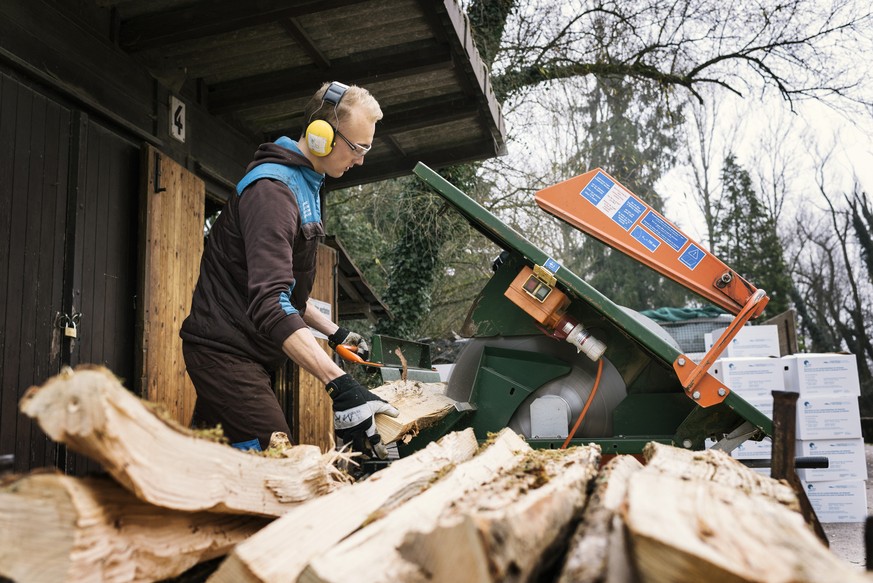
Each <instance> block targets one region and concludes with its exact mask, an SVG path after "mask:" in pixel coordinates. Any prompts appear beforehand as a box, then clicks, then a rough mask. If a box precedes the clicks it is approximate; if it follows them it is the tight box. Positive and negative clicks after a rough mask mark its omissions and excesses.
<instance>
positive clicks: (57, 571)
mask: <svg viewBox="0 0 873 583" xmlns="http://www.w3.org/2000/svg"><path fill="white" fill-rule="evenodd" d="M270 520H271V519H269V518H263V517H256V516H240V515H228V514H213V513H208V512H194V513H188V512H176V511H171V510H166V509H163V508H158V507H156V506H152V505H150V504H146V503H145V502H141V501H139V500H137V498H136V497H135V496H133V494H131V493H129V492H128V491H127V490H125V489H124V488H122V487H120V486H119V485H117V484H116V483H114V482H112V481H111V480H108V479H97V478H84V479H77V478H72V477H69V476H63V475H60V474H57V473H39V474H31V475H28V476H23V477H19V478H14V479H10V480H7V481H5V482H4V483H3V484H2V485H0V575H3V576H6V577H10V578H12V579H14V580H16V581H107V582H109V581H111V582H116V583H120V582H127V581H155V580H162V579H166V578H169V577H175V576H176V575H180V574H181V573H183V572H185V571H186V570H187V569H189V568H190V567H192V566H194V565H196V564H197V563H200V562H202V561H206V560H209V559H212V558H214V557H220V556H222V555H224V554H226V553H227V552H228V551H229V550H230V549H232V548H233V547H234V545H236V544H238V543H239V542H241V541H243V540H245V539H246V538H248V537H249V536H251V535H252V534H254V533H256V532H257V531H258V530H260V529H261V528H263V527H264V526H266V525H267V524H268V523H269V522H270Z"/></svg>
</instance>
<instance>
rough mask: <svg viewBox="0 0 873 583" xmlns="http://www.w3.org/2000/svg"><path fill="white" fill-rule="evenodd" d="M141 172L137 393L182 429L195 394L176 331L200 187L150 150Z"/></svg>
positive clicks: (195, 243) (192, 274)
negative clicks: (155, 405) (163, 408)
mask: <svg viewBox="0 0 873 583" xmlns="http://www.w3.org/2000/svg"><path fill="white" fill-rule="evenodd" d="M142 169H143V177H142V182H141V184H142V192H141V193H140V204H141V209H140V213H141V217H142V219H141V225H142V231H141V233H140V253H141V257H142V259H141V262H142V265H143V271H142V273H141V280H140V284H139V287H140V289H141V292H140V297H141V298H142V307H141V308H140V314H139V316H138V319H139V327H140V329H141V330H142V336H141V338H140V339H139V340H138V342H139V343H140V346H141V350H140V351H139V353H140V356H139V365H138V368H139V374H138V378H139V386H140V387H141V389H140V392H141V393H142V394H143V395H144V396H145V397H146V398H148V399H149V400H150V401H154V402H156V403H159V404H161V405H162V406H163V407H165V408H166V409H167V411H169V412H170V413H171V414H172V415H173V418H174V419H176V421H178V422H179V423H181V424H183V425H188V424H189V423H190V420H191V415H192V413H193V412H194V403H195V400H196V392H195V391H194V385H193V384H192V383H191V380H190V379H189V378H188V375H187V373H186V372H185V363H184V360H183V358H182V340H181V338H179V328H181V326H182V321H183V320H184V319H185V317H186V316H187V314H188V312H189V310H190V307H191V298H192V296H193V293H194V286H195V285H196V281H197V275H198V270H199V265H200V256H201V255H202V252H203V221H204V216H203V213H204V208H205V207H204V201H205V186H204V184H203V181H202V180H200V179H199V178H197V177H196V176H194V174H193V173H191V172H188V171H187V170H186V169H185V168H183V167H182V166H180V165H179V164H177V163H176V162H174V161H173V160H171V159H169V158H168V157H166V156H164V155H162V154H161V153H160V152H158V150H156V149H155V148H153V147H151V146H145V147H144V148H143V150H142ZM156 169H159V176H160V177H159V179H158V178H156ZM156 180H159V182H160V184H158V183H157V182H156ZM159 189H165V190H160V191H159V192H158V190H159Z"/></svg>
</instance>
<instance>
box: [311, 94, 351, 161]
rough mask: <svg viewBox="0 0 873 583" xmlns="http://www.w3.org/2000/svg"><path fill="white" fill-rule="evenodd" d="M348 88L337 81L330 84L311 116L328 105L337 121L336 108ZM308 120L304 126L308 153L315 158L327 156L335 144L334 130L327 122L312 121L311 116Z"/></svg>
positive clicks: (320, 120) (321, 120)
mask: <svg viewBox="0 0 873 583" xmlns="http://www.w3.org/2000/svg"><path fill="white" fill-rule="evenodd" d="M348 88H349V86H348V85H345V84H343V83H340V82H338V81H334V82H333V83H331V84H330V86H329V87H328V88H327V91H325V92H324V97H322V98H321V105H320V106H319V108H318V109H316V110H315V112H313V114H312V115H313V116H314V115H315V114H316V113H318V112H319V111H321V108H322V107H324V106H325V104H330V105H333V109H334V115H335V116H336V117H337V120H338V119H339V115H338V114H337V112H336V108H337V106H338V105H339V102H340V100H341V99H342V98H343V95H345V93H346V90H348ZM309 119H310V122H309V125H308V126H306V145H307V146H308V147H309V151H310V152H312V153H313V154H315V155H316V156H327V155H328V154H330V152H331V150H333V147H334V145H335V144H336V129H335V128H334V127H333V126H332V125H330V123H329V122H328V121H327V120H323V119H317V120H315V121H312V116H310V118H309Z"/></svg>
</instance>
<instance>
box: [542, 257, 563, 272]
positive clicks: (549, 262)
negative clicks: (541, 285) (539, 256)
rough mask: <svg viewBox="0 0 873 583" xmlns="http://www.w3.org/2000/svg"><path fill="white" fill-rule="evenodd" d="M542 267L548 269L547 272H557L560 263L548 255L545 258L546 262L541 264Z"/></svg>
mask: <svg viewBox="0 0 873 583" xmlns="http://www.w3.org/2000/svg"><path fill="white" fill-rule="evenodd" d="M543 267H544V268H546V269H548V270H549V273H551V274H552V275H554V274H556V273H558V270H559V269H561V264H560V263H558V262H557V261H555V260H554V259H552V258H551V257H549V258H548V259H546V262H545V263H544V264H543Z"/></svg>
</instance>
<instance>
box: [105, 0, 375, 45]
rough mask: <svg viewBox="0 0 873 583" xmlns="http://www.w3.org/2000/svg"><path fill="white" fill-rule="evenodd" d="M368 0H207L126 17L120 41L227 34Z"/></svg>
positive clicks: (158, 42)
mask: <svg viewBox="0 0 873 583" xmlns="http://www.w3.org/2000/svg"><path fill="white" fill-rule="evenodd" d="M365 1H366V0H306V1H301V2H290V3H289V2H287V0H263V1H261V2H258V3H257V4H252V3H248V2H238V1H237V0H207V1H201V2H196V3H194V4H189V5H187V6H184V7H181V8H176V9H173V10H162V11H160V12H155V13H152V14H143V15H141V16H134V17H132V18H129V19H127V20H123V21H122V22H121V25H120V30H119V44H120V45H121V48H123V49H124V50H126V51H128V52H136V51H142V50H146V49H149V48H152V47H155V46H159V45H164V44H168V43H174V42H180V41H190V40H195V39H198V38H205V37H208V36H213V35H218V34H226V33H229V32H233V31H237V30H239V29H241V28H246V27H250V26H259V25H263V24H271V23H274V22H276V21H279V20H285V19H288V18H299V17H301V16H306V15H309V14H316V13H318V12H325V11H328V10H334V9H337V8H342V7H345V6H349V5H352V4H359V3H361V2H365Z"/></svg>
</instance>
